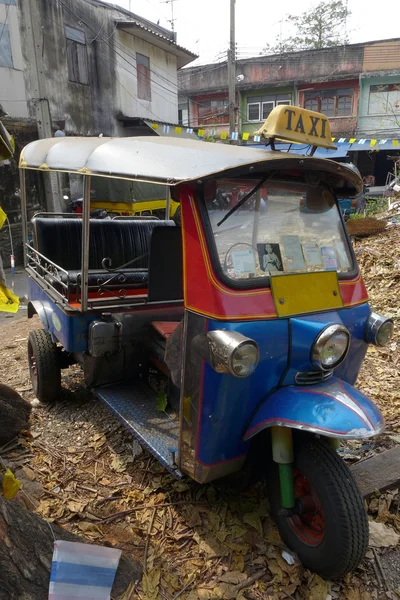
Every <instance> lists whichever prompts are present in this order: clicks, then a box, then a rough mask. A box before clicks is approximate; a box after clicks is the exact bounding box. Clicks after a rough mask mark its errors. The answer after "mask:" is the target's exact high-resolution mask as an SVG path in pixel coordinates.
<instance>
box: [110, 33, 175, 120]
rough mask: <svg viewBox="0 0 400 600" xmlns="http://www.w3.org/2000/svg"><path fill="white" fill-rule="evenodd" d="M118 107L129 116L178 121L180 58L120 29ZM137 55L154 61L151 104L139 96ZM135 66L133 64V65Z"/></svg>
mask: <svg viewBox="0 0 400 600" xmlns="http://www.w3.org/2000/svg"><path fill="white" fill-rule="evenodd" d="M116 35H117V39H118V44H119V46H123V48H124V49H126V51H124V50H123V49H121V48H120V49H119V50H118V51H119V52H120V54H121V55H122V56H123V57H124V58H125V59H126V60H124V59H122V58H121V57H117V72H116V77H117V80H118V81H119V84H118V82H117V96H116V106H117V107H118V109H119V111H120V112H121V114H123V115H124V116H127V117H144V118H150V119H156V120H160V121H167V122H172V123H177V122H178V91H177V90H178V75H177V64H176V56H174V55H173V54H171V53H169V52H166V51H165V50H162V49H161V48H157V47H156V46H153V45H152V44H149V43H148V42H146V41H144V40H141V39H140V38H138V37H136V36H134V35H132V34H130V33H128V32H125V31H122V30H118V32H117V33H116ZM136 52H139V53H140V54H144V56H148V57H149V59H150V71H151V73H150V79H151V81H150V83H151V102H148V101H146V100H142V99H139V98H138V97H137V72H136ZM129 63H131V64H129Z"/></svg>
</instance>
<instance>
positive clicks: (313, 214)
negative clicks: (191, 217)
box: [204, 179, 353, 280]
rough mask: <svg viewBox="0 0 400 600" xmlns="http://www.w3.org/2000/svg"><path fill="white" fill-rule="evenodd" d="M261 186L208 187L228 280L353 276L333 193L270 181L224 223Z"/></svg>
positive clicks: (235, 183) (207, 199)
mask: <svg viewBox="0 0 400 600" xmlns="http://www.w3.org/2000/svg"><path fill="white" fill-rule="evenodd" d="M260 181H261V180H251V181H249V180H242V181H238V180H229V179H222V180H218V181H217V182H211V183H210V184H208V185H206V188H205V196H204V197H205V204H206V208H207V213H208V217H209V220H210V224H211V229H212V232H213V238H214V242H215V246H216V250H217V255H218V259H219V263H220V265H221V268H222V270H223V273H224V274H225V275H226V276H227V277H229V278H230V279H233V280H238V279H241V280H243V279H250V280H255V279H258V280H260V279H261V278H266V277H269V275H270V274H273V275H279V274H283V273H304V272H310V271H337V272H338V273H339V274H340V273H348V272H351V271H352V270H353V262H352V256H351V253H350V249H349V246H348V242H347V239H346V235H345V232H344V228H343V224H342V221H341V219H340V215H339V211H338V208H337V206H336V204H335V200H334V197H333V195H332V193H331V192H330V190H329V189H328V188H327V187H324V186H316V187H314V186H311V185H299V184H290V183H275V182H274V183H269V182H268V181H267V182H265V183H264V184H263V185H262V186H261V188H260V189H259V190H258V191H256V192H255V193H254V194H252V195H251V196H250V197H249V199H248V200H247V201H246V202H245V203H244V204H243V205H242V206H241V207H240V208H239V209H238V210H237V211H236V212H234V213H233V214H232V215H231V216H230V217H229V218H228V219H227V220H226V221H225V222H224V223H221V220H222V219H223V217H224V216H225V215H226V214H227V213H228V212H229V211H230V210H231V209H232V208H233V207H234V206H235V205H237V204H238V203H240V200H241V199H242V198H244V196H245V195H246V194H248V193H249V192H251V191H252V190H253V189H254V188H255V187H256V186H257V184H259V183H260ZM215 183H216V185H215ZM219 223H221V224H220V225H219Z"/></svg>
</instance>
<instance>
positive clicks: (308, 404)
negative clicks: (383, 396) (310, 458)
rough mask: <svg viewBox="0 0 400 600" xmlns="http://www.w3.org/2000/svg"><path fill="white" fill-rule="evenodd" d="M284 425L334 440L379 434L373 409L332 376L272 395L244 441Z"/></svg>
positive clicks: (378, 420)
mask: <svg viewBox="0 0 400 600" xmlns="http://www.w3.org/2000/svg"><path fill="white" fill-rule="evenodd" d="M273 426H284V427H291V428H293V429H302V430H304V431H311V432H313V433H319V434H321V435H325V436H327V437H334V438H348V439H356V438H367V437H372V436H374V435H377V434H378V433H381V432H382V431H383V429H384V420H383V416H382V414H381V412H380V411H379V409H378V408H377V406H376V405H375V404H374V403H373V402H372V400H370V399H369V398H368V397H367V396H366V395H365V394H363V393H362V392H360V391H359V390H357V389H356V388H354V387H353V386H352V385H350V384H348V383H346V382H344V381H342V380H341V379H338V378H337V377H332V378H331V379H330V380H329V381H327V382H325V383H321V384H318V385H313V386H308V387H305V386H304V387H303V386H296V385H290V386H287V387H282V388H279V389H278V390H276V391H275V392H273V393H272V394H271V395H270V396H268V398H267V399H266V400H265V401H264V402H263V404H262V405H261V406H259V408H258V409H257V411H256V413H255V414H254V415H253V416H252V418H251V421H250V423H249V425H248V427H247V429H246V431H245V434H244V440H245V441H247V440H249V439H250V438H252V437H253V436H255V435H256V434H257V433H259V432H260V431H262V430H263V429H266V428H267V427H273Z"/></svg>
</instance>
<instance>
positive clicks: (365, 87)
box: [357, 69, 400, 138]
mask: <svg viewBox="0 0 400 600" xmlns="http://www.w3.org/2000/svg"><path fill="white" fill-rule="evenodd" d="M370 75H371V76H368V75H367V74H364V76H362V77H361V79H360V100H359V106H358V120H357V135H358V136H362V137H366V138H368V137H369V138H370V137H374V136H375V135H378V136H380V137H385V136H387V137H394V138H398V137H400V109H398V112H397V109H395V107H392V108H390V107H389V108H388V113H387V114H368V113H369V110H368V107H369V92H370V87H371V85H379V84H386V83H398V84H400V69H398V70H397V74H395V73H393V74H391V75H383V74H375V73H371V74H370ZM374 75H375V76H374ZM384 105H385V100H384V97H382V107H383V106H384ZM395 110H396V112H394V111H395Z"/></svg>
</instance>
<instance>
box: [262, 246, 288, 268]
mask: <svg viewBox="0 0 400 600" xmlns="http://www.w3.org/2000/svg"><path fill="white" fill-rule="evenodd" d="M257 250H258V256H259V259H260V267H261V269H262V270H263V271H265V272H266V273H269V272H270V271H283V264H282V255H281V249H280V247H279V244H257Z"/></svg>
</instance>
